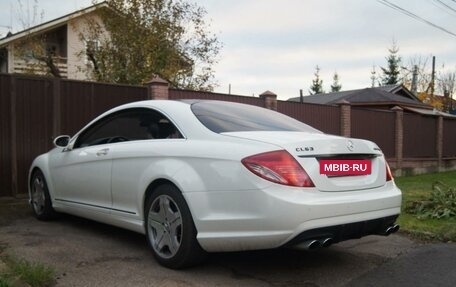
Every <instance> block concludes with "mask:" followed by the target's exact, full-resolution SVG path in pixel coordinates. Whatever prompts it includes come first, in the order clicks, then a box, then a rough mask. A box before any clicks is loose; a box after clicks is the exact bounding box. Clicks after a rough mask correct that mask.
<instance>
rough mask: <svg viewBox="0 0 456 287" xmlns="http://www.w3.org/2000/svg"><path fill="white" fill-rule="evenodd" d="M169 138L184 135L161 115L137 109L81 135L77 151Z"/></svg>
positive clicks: (115, 115) (102, 121) (108, 118)
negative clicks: (86, 148) (84, 148)
mask: <svg viewBox="0 0 456 287" xmlns="http://www.w3.org/2000/svg"><path fill="white" fill-rule="evenodd" d="M166 138H182V135H181V134H180V132H179V131H178V130H177V128H176V127H175V126H174V125H173V124H172V122H171V121H170V120H169V119H168V118H166V117H165V116H164V115H162V114H161V113H159V112H157V111H154V110H150V109H145V108H134V109H128V110H123V111H119V112H116V113H113V114H110V115H108V116H106V117H104V118H102V119H100V120H99V121H97V122H96V123H94V124H93V125H92V126H90V127H89V128H87V129H86V130H85V131H84V132H83V133H81V135H80V136H79V137H78V139H77V141H76V143H75V146H74V147H75V148H78V147H86V146H93V145H101V144H107V143H116V142H124V141H137V140H149V139H166Z"/></svg>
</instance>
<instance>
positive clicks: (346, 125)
mask: <svg viewBox="0 0 456 287" xmlns="http://www.w3.org/2000/svg"><path fill="white" fill-rule="evenodd" d="M338 104H339V107H340V135H341V136H343V137H350V136H351V106H350V103H349V102H347V101H346V100H342V101H340V102H338Z"/></svg>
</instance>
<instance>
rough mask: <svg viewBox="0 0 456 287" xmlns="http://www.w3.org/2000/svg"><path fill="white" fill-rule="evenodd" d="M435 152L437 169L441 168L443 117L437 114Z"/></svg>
mask: <svg viewBox="0 0 456 287" xmlns="http://www.w3.org/2000/svg"><path fill="white" fill-rule="evenodd" d="M435 140H436V143H435V148H436V153H437V159H438V165H437V168H438V170H439V171H441V170H442V169H443V117H442V116H439V117H438V118H437V133H436V139H435Z"/></svg>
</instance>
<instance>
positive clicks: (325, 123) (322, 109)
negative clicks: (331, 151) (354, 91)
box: [277, 101, 340, 135]
mask: <svg viewBox="0 0 456 287" xmlns="http://www.w3.org/2000/svg"><path fill="white" fill-rule="evenodd" d="M277 111H278V112H281V113H283V114H286V115H288V116H290V117H292V118H295V119H297V120H298V121H301V122H303V123H306V124H308V125H310V126H312V127H314V128H316V129H319V130H321V131H323V132H325V133H328V134H334V135H340V109H339V107H333V106H325V105H314V104H301V103H294V102H286V101H277Z"/></svg>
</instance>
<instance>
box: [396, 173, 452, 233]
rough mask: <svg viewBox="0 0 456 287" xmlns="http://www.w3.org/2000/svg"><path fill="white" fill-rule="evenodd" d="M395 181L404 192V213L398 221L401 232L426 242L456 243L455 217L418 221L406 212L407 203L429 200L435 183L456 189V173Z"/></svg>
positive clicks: (431, 174)
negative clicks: (439, 182) (441, 183)
mask: <svg viewBox="0 0 456 287" xmlns="http://www.w3.org/2000/svg"><path fill="white" fill-rule="evenodd" d="M395 181H396V184H397V186H398V187H399V188H400V189H401V190H402V210H403V211H402V214H401V216H400V217H399V220H398V223H399V224H400V225H401V230H403V231H405V232H407V233H409V234H411V235H413V236H416V237H418V238H420V239H424V240H440V241H453V242H456V218H455V217H452V218H448V219H418V218H416V216H415V215H412V214H407V213H405V212H404V207H405V205H406V204H407V202H410V201H414V200H419V199H426V198H429V197H430V194H431V191H432V184H433V183H434V182H435V181H441V182H443V183H445V184H446V185H449V186H451V187H453V188H456V171H449V172H442V173H430V174H423V175H417V176H406V177H397V178H395Z"/></svg>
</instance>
